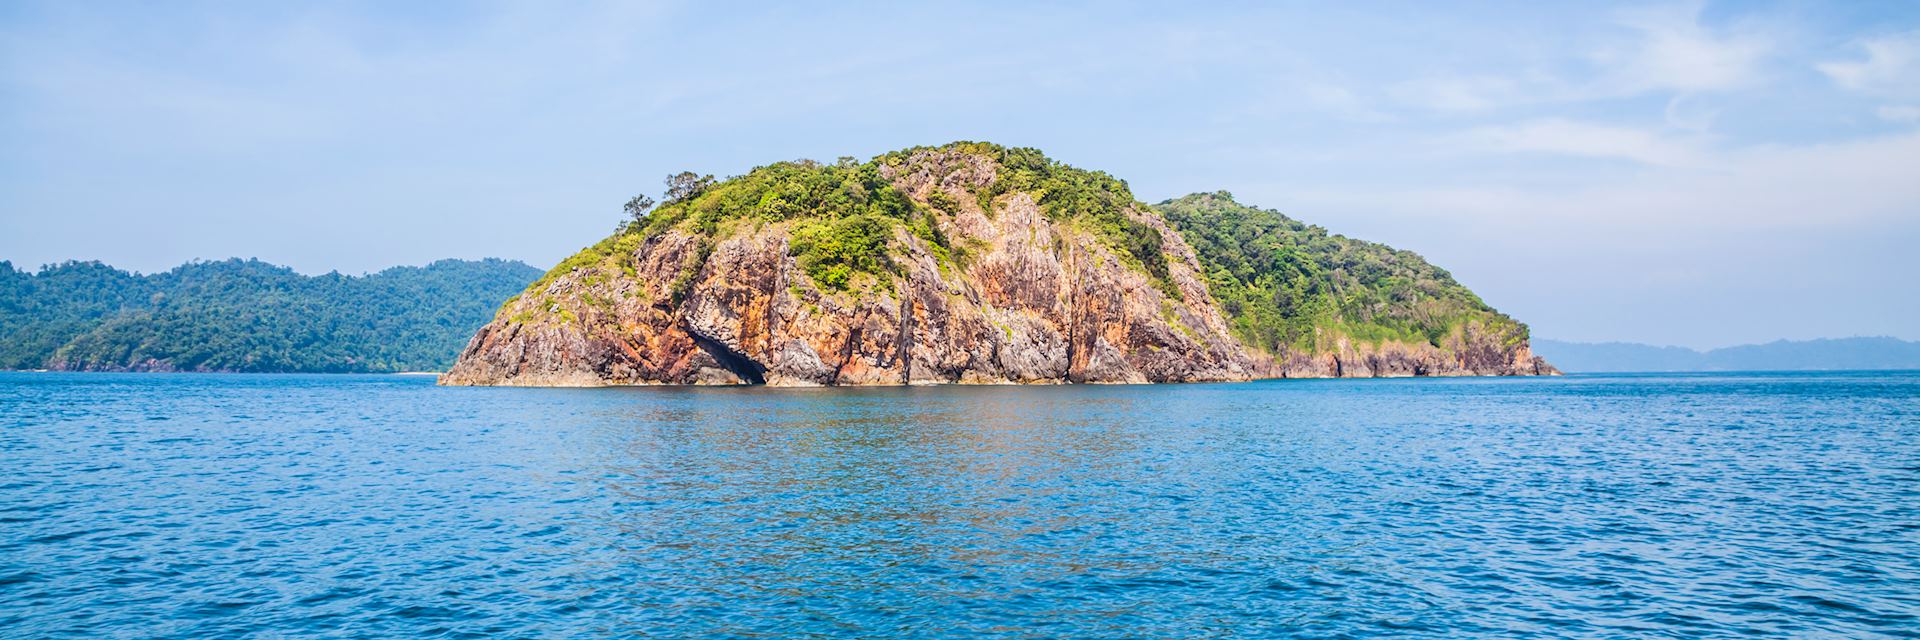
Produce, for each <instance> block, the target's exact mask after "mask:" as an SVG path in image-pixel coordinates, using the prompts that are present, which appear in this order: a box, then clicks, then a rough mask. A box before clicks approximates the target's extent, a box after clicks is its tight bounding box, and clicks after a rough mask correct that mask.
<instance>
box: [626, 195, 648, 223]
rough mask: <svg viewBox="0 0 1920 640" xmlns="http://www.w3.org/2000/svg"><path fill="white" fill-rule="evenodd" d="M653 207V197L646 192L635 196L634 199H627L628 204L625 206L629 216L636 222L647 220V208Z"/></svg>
mask: <svg viewBox="0 0 1920 640" xmlns="http://www.w3.org/2000/svg"><path fill="white" fill-rule="evenodd" d="M652 208H653V198H649V197H647V196H646V195H645V194H641V195H637V196H634V197H633V199H632V200H628V201H627V206H626V207H625V209H626V212H627V217H629V218H633V221H634V222H640V221H641V220H645V219H646V217H647V210H649V209H652Z"/></svg>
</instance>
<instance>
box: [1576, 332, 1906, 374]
mask: <svg viewBox="0 0 1920 640" xmlns="http://www.w3.org/2000/svg"><path fill="white" fill-rule="evenodd" d="M1538 348H1539V351H1540V352H1541V353H1543V354H1546V355H1549V356H1552V357H1553V360H1554V362H1557V363H1560V364H1561V366H1564V367H1565V368H1566V369H1567V370H1568V371H1572V372H1577V373H1602V372H1626V371H1820V370H1826V371H1835V370H1889V369H1920V342H1909V341H1905V340H1900V339H1897V338H1888V337H1878V338H1830V339H1821V340H1797V341H1796V340H1776V341H1774V342H1769V343H1766V344H1750V345H1741V346H1737V347H1725V348H1720V349H1713V350H1709V351H1695V350H1693V349H1688V348H1685V347H1655V346H1649V345H1644V344H1632V343H1624V342H1606V343H1598V344H1592V343H1580V342H1560V341H1556V340H1541V341H1539V344H1538Z"/></svg>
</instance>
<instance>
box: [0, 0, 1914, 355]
mask: <svg viewBox="0 0 1920 640" xmlns="http://www.w3.org/2000/svg"><path fill="white" fill-rule="evenodd" d="M919 4H923V3H873V4H858V3H834V4H831V5H827V4H821V5H817V6H809V5H805V4H802V3H768V4H764V5H763V4H728V3H713V2H704V3H691V2H690V3H681V2H641V1H635V2H612V3H577V4H576V3H562V2H541V3H532V2H528V3H486V2H460V3H438V2H403V3H394V2H366V3H326V4H301V3H295V2H285V3H253V2H231V3H194V2H168V3H145V2H142V3H124V4H123V3H115V2H107V1H102V2H48V3H36V2H20V1H13V2H6V3H0V260H10V261H12V262H13V263H14V264H15V265H16V266H17V267H20V268H37V267H39V266H40V265H45V264H49V263H55V262H60V261H65V260H69V259H82V260H101V261H104V262H106V263H108V264H112V265H115V266H118V267H122V268H126V269H132V270H137V271H142V272H154V271H163V270H166V269H169V268H171V267H174V266H176V265H178V264H180V263H182V262H186V261H189V260H196V259H206V260H214V259H224V258H228V257H257V258H259V259H262V260H266V261H269V262H274V263H278V264H284V265H288V266H291V267H293V268H295V269H298V270H300V271H302V272H306V273H324V272H327V271H334V270H337V271H340V272H343V273H364V272H368V271H377V270H379V269H382V268H386V267H389V266H394V265H403V264H424V263H426V262H430V261H433V260H436V259H440V258H448V257H459V258H481V257H502V258H510V259H519V260H525V261H527V262H528V263H531V264H534V265H535V266H539V267H542V268H545V267H547V266H551V265H553V264H555V263H557V262H558V261H559V260H560V259H562V258H564V257H565V256H567V255H569V254H570V253H572V252H573V251H575V250H577V249H579V248H580V247H582V246H586V245H589V244H592V243H593V242H595V241H597V240H598V239H599V238H601V237H604V236H605V235H606V234H607V233H609V232H611V231H612V229H613V227H614V225H615V224H616V223H617V222H618V221H619V220H620V217H621V211H620V206H621V204H623V203H624V202H626V200H627V199H628V198H629V197H631V196H633V195H635V194H638V193H649V194H654V195H656V196H657V195H658V193H659V192H660V190H661V179H662V178H663V177H664V176H666V175H667V174H669V173H672V172H676V171H680V170H695V171H699V172H702V173H711V174H716V175H720V176H726V175H734V174H740V173H744V172H746V171H747V170H749V169H751V168H752V167H754V166H758V165H763V164H767V163H770V162H774V161H779V160H790V159H796V158H815V159H822V160H831V159H833V158H837V157H840V156H856V157H861V158H865V157H870V156H872V155H875V154H879V153H882V152H885V151H889V150H892V149H898V148H903V147H910V146H915V145H925V144H940V143H945V142H949V141H953V140H988V141H993V142H998V143H1002V144H1007V145H1013V146H1031V147H1037V148H1040V149H1042V150H1044V151H1045V152H1046V153H1047V154H1048V155H1050V156H1052V157H1054V158H1056V159H1059V160H1062V161H1065V162H1067V163H1069V164H1073V165H1075V166H1079V167H1083V168H1089V169H1100V170H1105V171H1107V172H1110V173H1112V174H1114V175H1115V176H1118V177H1120V178H1122V179H1125V180H1127V181H1128V183H1129V184H1130V185H1131V187H1132V189H1133V191H1134V194H1135V195H1136V196H1137V197H1139V198H1140V199H1142V200H1145V201H1147V202H1157V201H1160V200H1163V199H1167V198H1172V197H1177V196H1180V195H1183V194H1186V193H1190V192H1195V191H1216V190H1223V189H1224V190H1227V191H1231V192H1233V193H1234V195H1235V196H1236V197H1237V198H1238V199H1239V200H1240V201H1241V202H1244V203H1248V204H1253V205H1257V206H1261V207H1265V208H1272V209H1278V210H1280V211H1283V212H1285V213H1287V214H1288V215H1291V216H1293V217H1295V218H1297V219H1301V220H1304V221H1307V222H1310V223H1314V224H1318V225H1321V226H1324V227H1326V228H1328V229H1329V230H1331V231H1333V232H1335V233H1340V234H1344V235H1348V236H1352V237H1357V238H1362V239H1367V240H1373V241H1378V242H1385V243H1388V244H1391V245H1394V246H1396V247H1399V248H1404V249H1411V250H1413V251H1416V252H1418V253H1420V254H1421V255H1423V256H1425V257H1427V258H1428V259H1429V260H1432V261H1433V262H1435V263H1437V264H1439V265H1441V266H1443V267H1445V268H1447V269H1448V270H1449V271H1451V272H1452V273H1453V274H1454V275H1455V277H1456V278H1458V279H1459V280H1460V281H1461V282H1462V283H1464V284H1466V285H1467V286H1469V287H1471V288H1472V289H1473V290H1474V291H1476V292H1477V293H1479V294H1480V295H1481V297H1482V298H1483V299H1485V300H1486V301H1487V302H1488V303H1490V304H1492V305H1493V306H1495V307H1497V308H1499V309H1500V310H1502V311H1505V312H1507V313H1509V314H1511V315H1513V316H1514V317H1516V318H1519V319H1520V320H1522V321H1525V322H1527V323H1528V324H1529V325H1531V326H1532V327H1533V334H1534V336H1535V337H1539V338H1553V339H1561V340H1573V341H1612V340H1618V341H1632V342H1646V343H1653V344H1663V345H1665V344H1672V345H1682V346H1689V347H1695V348H1712V347H1720V346H1727V345H1733V344H1742V343H1752V342H1764V341H1771V340H1775V339H1782V338H1787V339H1808V338H1817V337H1845V336H1854V335H1891V336H1896V337H1901V338H1905V339H1910V340H1912V339H1920V257H1916V255H1915V254H1916V248H1920V3H1903V2H1858V3H1843V2H1814V1H1809V2H1761V3H1744V2H1743V3H1678V4H1675V3H1656V4H1642V5H1632V4H1627V5H1611V4H1609V5H1608V6H1600V5H1602V4H1605V3H1534V2H1514V3H1428V2H1405V3H1393V2H1385V3H1311V4H1310V3H1299V4H1294V3H1264V2H1263V3H1245V4H1239V3H1231V2H1220V3H1102V4H1081V3H1044V2H1007V3H939V4H927V6H908V5H919ZM1187 4H1193V5H1204V6H1175V5H1187ZM1325 4H1343V5H1344V6H1338V7H1328V6H1324V5H1325Z"/></svg>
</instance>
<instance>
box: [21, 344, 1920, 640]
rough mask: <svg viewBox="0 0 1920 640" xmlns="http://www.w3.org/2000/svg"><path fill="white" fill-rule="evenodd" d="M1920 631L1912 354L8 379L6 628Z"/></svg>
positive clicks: (593, 633)
mask: <svg viewBox="0 0 1920 640" xmlns="http://www.w3.org/2000/svg"><path fill="white" fill-rule="evenodd" d="M1736 636H1739V637H1791V638H1808V637H1814V638H1820V637H1835V638H1838V637H1846V638H1916V637H1920V373H1916V372H1817V373H1711V374H1642V375H1570V376H1565V377H1555V378H1454V379H1396V380H1272V381H1262V382H1252V383H1240V384H1187V385H1163V386H1048V387H1040V386H1032V387H913V388H829V389H775V388H751V387H739V388H683V387H648V388H607V389H524V388H445V387H437V386H434V384H433V380H432V378H430V377H420V376H353V375H239V374H225V375H193V374H67V373H0V637H4V638H241V637H247V638H311V637H343V638H345V637H351V638H370V637H428V638H615V637H617V638H635V637H661V638H707V637H712V638H1370V637H1389V638H1404V637H1429V638H1482V637H1484V638H1512V637H1530V638H1669V637H1671V638H1696V637H1736Z"/></svg>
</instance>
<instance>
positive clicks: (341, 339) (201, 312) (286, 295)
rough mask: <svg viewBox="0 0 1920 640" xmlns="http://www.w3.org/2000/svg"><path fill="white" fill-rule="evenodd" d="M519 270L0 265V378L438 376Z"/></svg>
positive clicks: (527, 274) (522, 279) (477, 264)
mask: <svg viewBox="0 0 1920 640" xmlns="http://www.w3.org/2000/svg"><path fill="white" fill-rule="evenodd" d="M540 273H541V272H540V270H539V269H535V268H533V267H531V266H528V265H526V264H525V263H521V262H516V261H506V260H497V259H487V260H478V261H468V260H441V261H439V262H435V263H432V264H429V265H426V266H424V267H394V268H391V269H387V270H384V271H381V272H379V273H374V274H369V275H364V276H347V275H341V274H339V273H328V274H323V275H317V276H307V275H302V274H300V273H298V272H295V271H294V270H292V269H289V268H287V267H281V266H276V265H273V264H269V263H266V262H261V261H259V260H240V259H232V260H222V261H218V262H193V263H188V264H185V265H181V266H179V267H176V268H174V269H172V270H169V271H165V272H162V273H154V274H146V275H141V274H136V273H130V272H127V271H123V270H120V269H116V268H113V267H110V266H107V265H105V264H102V263H99V262H79V261H70V262H66V263H62V264H58V265H51V266H48V267H45V268H42V269H41V270H40V271H39V272H29V271H22V270H16V269H14V267H13V264H12V263H10V262H5V261H0V369H56V370H83V371H240V372H260V373H269V372H272V373H294V372H307V373H375V372H396V371H425V370H440V369H445V368H446V367H447V366H448V365H450V364H452V363H453V359H454V357H455V356H456V355H458V354H459V353H460V348H461V346H463V345H465V344H466V340H467V336H469V335H471V334H472V332H473V330H474V329H476V328H478V327H480V326H481V325H483V324H486V322H487V320H488V319H490V318H492V317H493V310H494V308H495V307H497V306H499V304H500V301H502V300H505V299H507V298H508V297H509V296H512V295H513V294H514V293H516V292H518V291H520V290H521V289H523V288H525V287H526V286H527V283H529V282H533V280H534V279H535V278H538V277H540Z"/></svg>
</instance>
